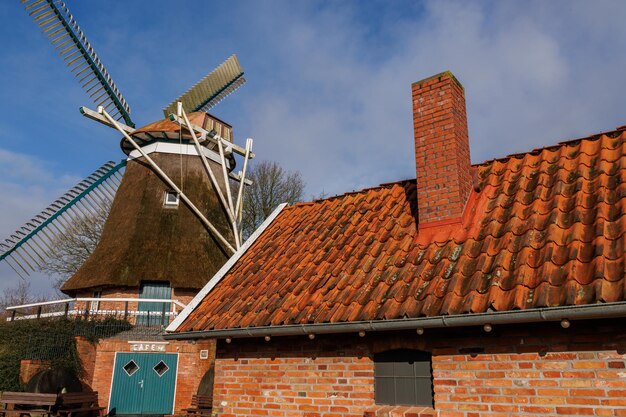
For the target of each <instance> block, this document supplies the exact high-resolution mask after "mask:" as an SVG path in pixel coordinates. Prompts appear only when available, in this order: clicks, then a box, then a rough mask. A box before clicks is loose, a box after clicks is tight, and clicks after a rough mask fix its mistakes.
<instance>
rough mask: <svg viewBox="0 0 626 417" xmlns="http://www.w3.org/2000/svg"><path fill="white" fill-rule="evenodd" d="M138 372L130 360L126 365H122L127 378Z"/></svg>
mask: <svg viewBox="0 0 626 417" xmlns="http://www.w3.org/2000/svg"><path fill="white" fill-rule="evenodd" d="M138 370H139V365H137V363H136V362H135V361H134V360H132V359H131V360H130V361H128V363H127V364H126V365H124V372H126V375H128V376H133V374H134V373H135V372H137V371H138Z"/></svg>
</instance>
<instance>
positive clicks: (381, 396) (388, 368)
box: [374, 349, 433, 407]
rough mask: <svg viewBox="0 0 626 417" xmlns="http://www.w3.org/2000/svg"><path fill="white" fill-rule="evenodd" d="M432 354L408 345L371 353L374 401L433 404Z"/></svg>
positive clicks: (400, 403)
mask: <svg viewBox="0 0 626 417" xmlns="http://www.w3.org/2000/svg"><path fill="white" fill-rule="evenodd" d="M431 363H432V356H431V354H430V353H428V352H422V351H419V350H410V349H397V350H389V351H386V352H381V353H377V354H375V355H374V384H375V386H374V395H375V399H376V404H384V405H421V406H424V407H432V406H433V380H432V365H431Z"/></svg>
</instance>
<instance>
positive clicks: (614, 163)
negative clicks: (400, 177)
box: [166, 72, 626, 417]
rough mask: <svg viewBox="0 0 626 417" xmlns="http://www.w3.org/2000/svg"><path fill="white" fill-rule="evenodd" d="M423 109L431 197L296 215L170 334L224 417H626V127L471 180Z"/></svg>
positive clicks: (388, 198) (387, 195) (431, 83)
mask: <svg viewBox="0 0 626 417" xmlns="http://www.w3.org/2000/svg"><path fill="white" fill-rule="evenodd" d="M412 91H413V115H414V120H413V122H414V133H415V159H416V180H407V181H399V182H396V183H390V184H383V185H381V186H379V187H374V188H370V189H365V190H361V191H358V192H352V193H346V194H344V195H340V196H336V197H332V198H328V199H324V200H319V201H314V202H311V203H301V204H296V205H295V206H291V207H280V208H279V209H278V210H277V211H276V212H275V213H274V214H273V215H272V216H271V217H270V218H269V219H268V220H267V221H266V223H265V224H264V225H263V226H262V227H261V228H260V230H259V231H257V233H255V235H254V236H252V237H251V238H250V239H249V240H248V242H246V244H245V245H244V246H243V247H242V249H240V250H239V251H238V252H237V253H236V254H235V255H234V256H233V257H232V258H231V259H230V260H229V261H228V263H227V264H226V265H225V266H224V267H222V269H221V270H220V271H219V272H218V273H217V274H216V275H215V276H214V277H213V278H212V279H211V280H210V281H209V283H208V284H207V285H206V286H205V287H204V289H203V290H202V291H201V292H200V293H199V294H198V295H197V296H196V297H195V298H194V300H193V301H192V302H191V303H190V305H189V306H188V307H187V308H186V309H185V311H184V312H183V313H182V314H181V315H180V316H179V317H178V318H177V319H176V320H175V322H174V323H172V325H170V327H169V329H168V330H170V331H172V334H169V335H166V339H168V340H196V341H198V342H200V341H203V340H216V341H217V348H216V353H215V355H216V356H215V369H214V370H215V383H214V388H213V401H214V414H215V415H218V416H258V415H271V416H285V417H287V416H307V417H314V416H320V417H322V416H327V417H331V416H368V417H369V416H376V415H380V416H383V415H384V416H396V415H405V416H435V415H437V416H441V417H444V416H447V417H474V416H492V417H496V416H510V415H551V416H555V415H597V416H624V415H626V399H625V398H626V368H625V360H626V330H625V326H624V317H625V316H626V302H625V288H624V282H625V279H624V273H625V265H624V230H625V229H626V224H625V222H626V217H625V216H624V213H625V207H624V203H623V201H624V197H625V196H626V186H625V185H624V183H625V179H626V152H625V150H626V149H625V139H626V126H623V127H620V128H617V129H615V130H612V131H608V132H604V133H599V134H596V135H592V136H589V137H585V138H581V139H576V140H571V141H567V142H562V143H559V144H557V145H553V146H548V147H545V148H542V149H535V150H532V151H530V152H527V153H523V154H517V155H511V156H508V157H505V158H500V159H495V160H490V161H486V162H484V163H481V164H476V165H471V163H470V157H469V145H468V134H467V122H466V115H465V98H464V90H463V87H462V86H461V84H460V83H459V82H458V81H457V80H456V79H455V78H454V76H453V75H452V74H450V73H448V72H447V73H442V74H439V75H436V76H433V77H430V78H428V79H426V80H423V81H420V82H417V83H415V84H413V86H412Z"/></svg>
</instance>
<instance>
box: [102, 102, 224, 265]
mask: <svg viewBox="0 0 626 417" xmlns="http://www.w3.org/2000/svg"><path fill="white" fill-rule="evenodd" d="M98 113H100V114H102V115H103V116H104V117H106V119H107V120H108V121H109V123H111V124H112V125H113V126H115V128H116V129H117V130H118V131H120V132H121V133H122V134H123V135H124V137H125V138H126V140H127V141H129V142H130V144H131V145H133V147H134V148H135V149H136V150H137V152H139V153H140V154H141V156H143V157H144V159H145V160H146V161H147V162H148V163H149V164H150V166H152V168H154V170H155V171H156V172H157V174H158V175H159V176H160V177H161V179H162V180H163V181H164V182H165V183H166V184H167V185H169V186H170V187H172V189H173V190H174V191H176V192H177V193H178V195H179V196H180V198H181V199H182V200H183V201H184V202H185V204H187V206H188V207H189V208H190V209H191V211H193V212H194V213H195V214H196V216H198V218H199V219H200V221H202V223H203V224H204V225H205V226H206V227H207V229H209V231H210V232H211V233H213V235H214V236H215V237H216V238H217V239H218V240H219V241H220V242H221V243H222V244H223V245H224V246H225V247H226V248H227V249H228V250H229V251H230V252H231V253H235V252H236V250H235V248H233V246H232V245H231V244H230V243H229V242H228V240H226V239H225V238H224V236H222V234H221V233H220V232H219V230H217V228H216V227H215V226H213V224H212V223H211V222H210V221H209V220H208V219H207V218H206V217H205V216H204V214H202V212H200V210H198V208H197V207H196V206H195V205H194V204H193V203H192V202H191V200H189V197H187V195H186V194H185V193H183V192H182V191H181V189H180V188H178V186H177V185H176V184H175V183H174V181H172V180H171V178H170V177H168V176H167V174H166V173H165V172H163V170H162V169H161V168H160V167H159V166H158V165H157V164H156V162H154V161H153V160H152V158H150V156H149V155H148V154H146V153H145V152H144V150H143V149H141V146H139V145H138V144H137V142H135V140H134V139H133V138H131V137H130V136H129V135H128V133H127V132H126V131H124V129H122V127H121V126H119V123H118V122H117V121H116V120H115V119H113V117H111V115H110V114H109V113H107V112H106V111H105V110H104V109H103V108H102V107H98Z"/></svg>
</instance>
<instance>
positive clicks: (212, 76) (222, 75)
mask: <svg viewBox="0 0 626 417" xmlns="http://www.w3.org/2000/svg"><path fill="white" fill-rule="evenodd" d="M245 82H246V80H245V78H244V77H243V69H242V68H241V65H239V60H238V59H237V55H231V56H230V57H229V58H228V59H227V60H226V61H224V62H223V63H222V64H220V65H219V66H218V67H217V68H215V69H214V70H213V71H211V73H209V74H208V75H207V76H205V77H204V78H203V79H201V80H200V81H198V83H196V85H194V86H193V87H191V88H190V89H189V90H187V91H186V92H185V93H184V94H183V95H181V96H180V97H178V98H177V99H176V100H174V101H172V102H171V103H170V104H169V105H168V106H167V107H166V108H164V109H163V114H164V115H165V118H168V117H169V115H170V114H172V113H174V114H175V113H176V104H177V103H178V102H179V101H180V102H182V103H183V109H184V110H185V112H186V113H191V112H195V111H200V110H201V111H205V112H206V111H208V110H209V109H210V108H212V107H214V106H215V105H216V104H217V103H219V102H220V101H222V100H223V99H224V98H225V97H226V96H227V95H229V94H230V93H232V92H233V91H235V90H236V89H237V88H239V87H240V86H241V85H242V84H243V83H245Z"/></svg>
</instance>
